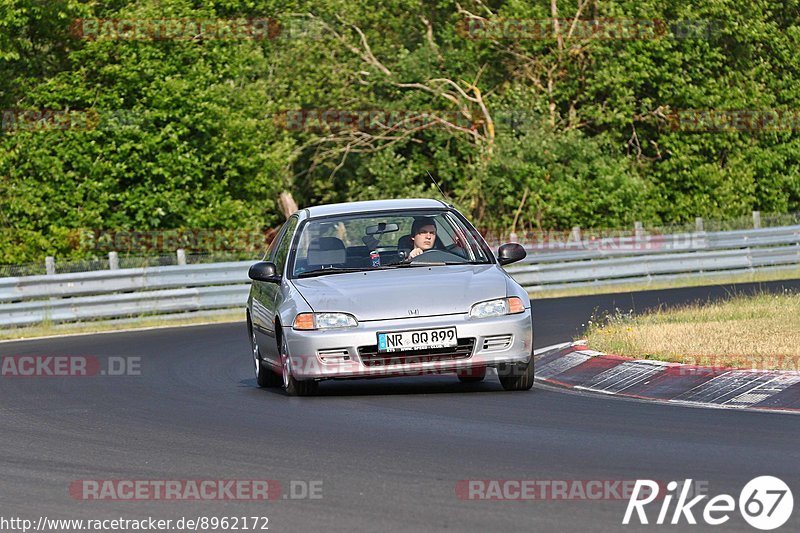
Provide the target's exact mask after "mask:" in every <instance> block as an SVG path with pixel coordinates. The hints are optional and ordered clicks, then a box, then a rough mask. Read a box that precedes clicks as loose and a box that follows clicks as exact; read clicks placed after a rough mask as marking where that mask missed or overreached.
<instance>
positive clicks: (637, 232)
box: [633, 220, 644, 242]
mask: <svg viewBox="0 0 800 533" xmlns="http://www.w3.org/2000/svg"><path fill="white" fill-rule="evenodd" d="M633 234H634V236H635V237H636V241H637V242H639V241H641V240H642V238H643V237H644V226H642V223H641V222H639V221H638V220H637V221H636V222H634V223H633Z"/></svg>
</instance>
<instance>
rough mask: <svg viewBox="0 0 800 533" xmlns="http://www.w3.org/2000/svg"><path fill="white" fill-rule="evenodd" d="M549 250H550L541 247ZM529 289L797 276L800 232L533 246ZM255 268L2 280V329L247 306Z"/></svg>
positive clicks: (522, 268)
mask: <svg viewBox="0 0 800 533" xmlns="http://www.w3.org/2000/svg"><path fill="white" fill-rule="evenodd" d="M545 245H546V246H545ZM526 249H527V250H528V257H526V259H525V260H524V261H521V262H520V263H517V264H514V265H511V266H509V268H508V269H507V271H508V272H509V274H511V275H512V276H513V277H514V279H516V280H517V281H518V282H519V283H520V284H521V285H523V286H524V287H526V288H527V289H528V290H529V291H531V292H534V291H541V290H545V289H550V288H564V287H578V286H586V285H610V284H624V283H632V282H642V281H652V280H657V279H658V280H661V279H674V278H679V277H686V276H689V275H691V276H711V275H719V274H737V273H742V272H756V271H766V270H775V269H800V226H787V227H779V228H765V229H753V230H746V231H728V232H696V233H685V234H675V235H656V236H647V235H644V234H640V235H637V236H634V237H624V238H620V239H604V240H600V241H599V242H598V241H596V240H595V241H592V240H583V241H577V242H567V243H540V244H538V245H527V246H526ZM251 264H252V262H251V261H238V262H229V263H208V264H196V265H180V266H163V267H150V268H131V269H117V270H101V271H95V272H81V273H72V274H52V275H40V276H26V277H15V278H0V327H12V326H22V325H29V324H37V323H42V322H47V321H50V322H53V323H57V322H69V321H83V320H92V319H104V318H120V317H128V316H138V315H151V314H164V313H182V312H190V311H197V312H204V311H212V310H220V309H233V308H237V307H238V308H242V307H243V306H244V303H245V301H246V298H247V293H248V291H249V281H250V280H249V279H248V277H247V269H248V267H249V266H250V265H251Z"/></svg>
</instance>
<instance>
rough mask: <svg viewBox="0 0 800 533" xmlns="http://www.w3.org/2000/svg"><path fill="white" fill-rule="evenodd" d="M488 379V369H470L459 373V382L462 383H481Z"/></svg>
mask: <svg viewBox="0 0 800 533" xmlns="http://www.w3.org/2000/svg"><path fill="white" fill-rule="evenodd" d="M485 377H486V367H482V368H470V369H467V370H462V371H461V372H458V381H460V382H461V383H480V382H481V381H483V379H484V378H485Z"/></svg>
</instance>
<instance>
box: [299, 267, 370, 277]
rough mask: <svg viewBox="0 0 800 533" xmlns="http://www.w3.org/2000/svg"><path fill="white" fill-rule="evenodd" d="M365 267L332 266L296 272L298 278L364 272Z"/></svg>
mask: <svg viewBox="0 0 800 533" xmlns="http://www.w3.org/2000/svg"><path fill="white" fill-rule="evenodd" d="M365 270H366V269H363V268H340V267H332V268H321V269H319V270H309V271H308V272H303V273H302V274H298V276H297V277H298V278H311V277H314V276H324V275H326V274H344V273H347V272H364V271H365Z"/></svg>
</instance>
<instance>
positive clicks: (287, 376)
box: [281, 337, 319, 396]
mask: <svg viewBox="0 0 800 533" xmlns="http://www.w3.org/2000/svg"><path fill="white" fill-rule="evenodd" d="M281 370H282V372H281V373H282V381H283V390H285V391H286V394H287V395H289V396H313V395H314V394H316V393H317V390H318V388H319V383H317V382H316V381H314V380H297V379H295V377H294V376H293V375H292V359H291V358H290V357H289V346H288V344H287V342H286V339H285V338H284V337H281Z"/></svg>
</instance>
